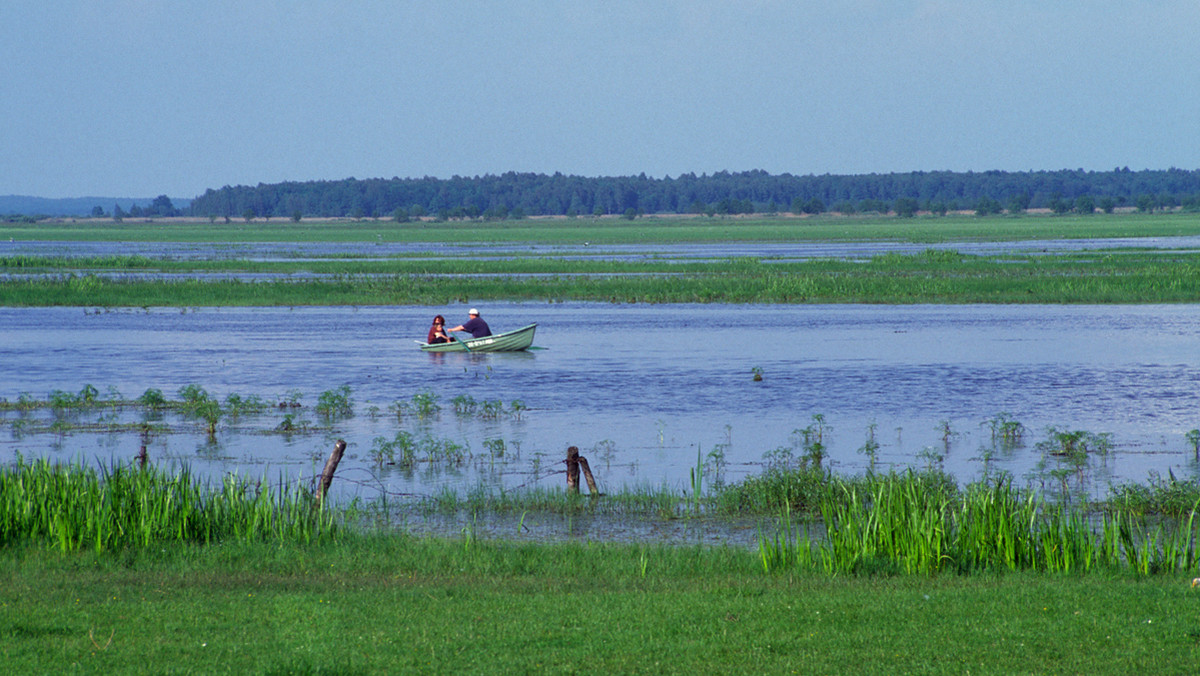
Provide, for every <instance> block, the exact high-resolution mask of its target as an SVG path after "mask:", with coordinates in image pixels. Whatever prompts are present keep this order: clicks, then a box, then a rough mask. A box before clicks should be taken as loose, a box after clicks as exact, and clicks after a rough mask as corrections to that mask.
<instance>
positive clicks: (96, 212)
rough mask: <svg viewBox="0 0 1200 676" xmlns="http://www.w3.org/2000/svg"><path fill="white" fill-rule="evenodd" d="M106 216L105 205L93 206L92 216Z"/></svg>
mask: <svg viewBox="0 0 1200 676" xmlns="http://www.w3.org/2000/svg"><path fill="white" fill-rule="evenodd" d="M103 216H104V207H102V206H100V205H98V204H97V205H96V206H94V207H92V218H101V217H103Z"/></svg>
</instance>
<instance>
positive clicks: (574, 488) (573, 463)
mask: <svg viewBox="0 0 1200 676" xmlns="http://www.w3.org/2000/svg"><path fill="white" fill-rule="evenodd" d="M580 469H583V478H584V479H587V485H588V490H589V491H591V493H592V496H593V497H595V496H597V495H600V490H599V489H598V488H596V479H595V477H593V476H592V469H591V468H590V467H588V461H587V458H585V457H583V456H582V455H579V447H577V446H572V447H570V448H568V449H567V492H568V493H575V494H578V493H579V470H580Z"/></svg>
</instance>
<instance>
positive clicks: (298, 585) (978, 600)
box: [0, 535, 1200, 674]
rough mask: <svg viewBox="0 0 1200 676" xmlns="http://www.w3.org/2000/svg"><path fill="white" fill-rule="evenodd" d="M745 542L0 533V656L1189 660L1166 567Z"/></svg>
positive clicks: (548, 664) (975, 667)
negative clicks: (105, 549)
mask: <svg viewBox="0 0 1200 676" xmlns="http://www.w3.org/2000/svg"><path fill="white" fill-rule="evenodd" d="M756 566H757V562H756V560H755V559H754V557H753V555H752V554H751V553H750V552H744V551H739V550H725V549H700V548H694V547H684V548H672V547H666V546H620V545H602V544H589V543H580V544H562V545H528V544H526V545H518V544H510V543H501V542H483V541H472V540H467V539H463V540H426V539H415V538H410V537H406V536H403V535H375V536H363V537H359V538H352V539H350V540H346V541H343V542H341V543H321V544H316V545H312V546H306V547H302V546H294V545H284V546H279V545H263V544H251V543H243V544H237V545H228V546H212V547H187V546H184V547H173V548H170V549H167V550H165V551H145V552H142V553H124V554H94V553H84V554H70V555H62V554H56V553H52V552H47V551H44V550H28V549H21V548H17V549H12V548H10V549H5V550H0V581H2V582H3V584H2V585H0V658H2V659H3V660H4V664H5V667H6V670H7V671H8V672H9V673H53V672H64V671H68V670H78V671H81V672H84V673H145V672H155V673H183V672H188V673H196V672H200V673H230V672H232V673H398V672H413V673H462V672H473V673H480V672H487V673H530V672H537V673H545V672H576V671H582V670H589V671H597V672H601V673H604V672H620V673H638V672H653V673H730V672H753V673H785V672H797V671H799V672H804V673H831V672H845V671H847V670H848V669H853V670H854V671H856V672H859V673H964V672H970V673H1054V672H1073V673H1084V672H1087V673H1113V674H1116V673H1129V672H1131V671H1134V670H1137V671H1140V672H1143V673H1195V672H1196V670H1197V669H1200V648H1198V647H1197V640H1198V638H1200V613H1198V612H1197V604H1200V594H1197V592H1196V591H1194V590H1193V589H1192V588H1191V587H1190V585H1189V584H1188V579H1186V578H1183V577H1178V576H1176V577H1156V578H1148V579H1146V578H1143V579H1132V578H1127V577H1120V576H1118V577H1103V576H1088V577H1072V576H1058V575H1045V574H1008V575H1001V576H990V575H989V576H934V577H925V576H902V577H891V578H878V577H857V578H855V577H849V578H829V577H824V576H764V575H762V574H761V572H759V571H758V569H757V568H756Z"/></svg>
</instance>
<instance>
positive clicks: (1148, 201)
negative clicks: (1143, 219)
mask: <svg viewBox="0 0 1200 676" xmlns="http://www.w3.org/2000/svg"><path fill="white" fill-rule="evenodd" d="M1135 204H1136V205H1137V210H1138V211H1140V212H1142V213H1150V212H1152V211H1154V210H1155V209H1157V208H1158V200H1157V199H1155V197H1154V195H1146V194H1142V195H1138V197H1137V202H1136V203H1135Z"/></svg>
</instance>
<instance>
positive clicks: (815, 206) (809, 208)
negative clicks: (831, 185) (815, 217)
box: [803, 197, 825, 214]
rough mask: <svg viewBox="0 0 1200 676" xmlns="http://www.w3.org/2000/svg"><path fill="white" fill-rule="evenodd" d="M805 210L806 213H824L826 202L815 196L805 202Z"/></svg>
mask: <svg viewBox="0 0 1200 676" xmlns="http://www.w3.org/2000/svg"><path fill="white" fill-rule="evenodd" d="M803 210H804V213H806V214H823V213H825V202H823V201H822V200H821V198H820V197H814V198H812V199H810V200H808V201H807V202H805V203H804V207H803Z"/></svg>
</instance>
